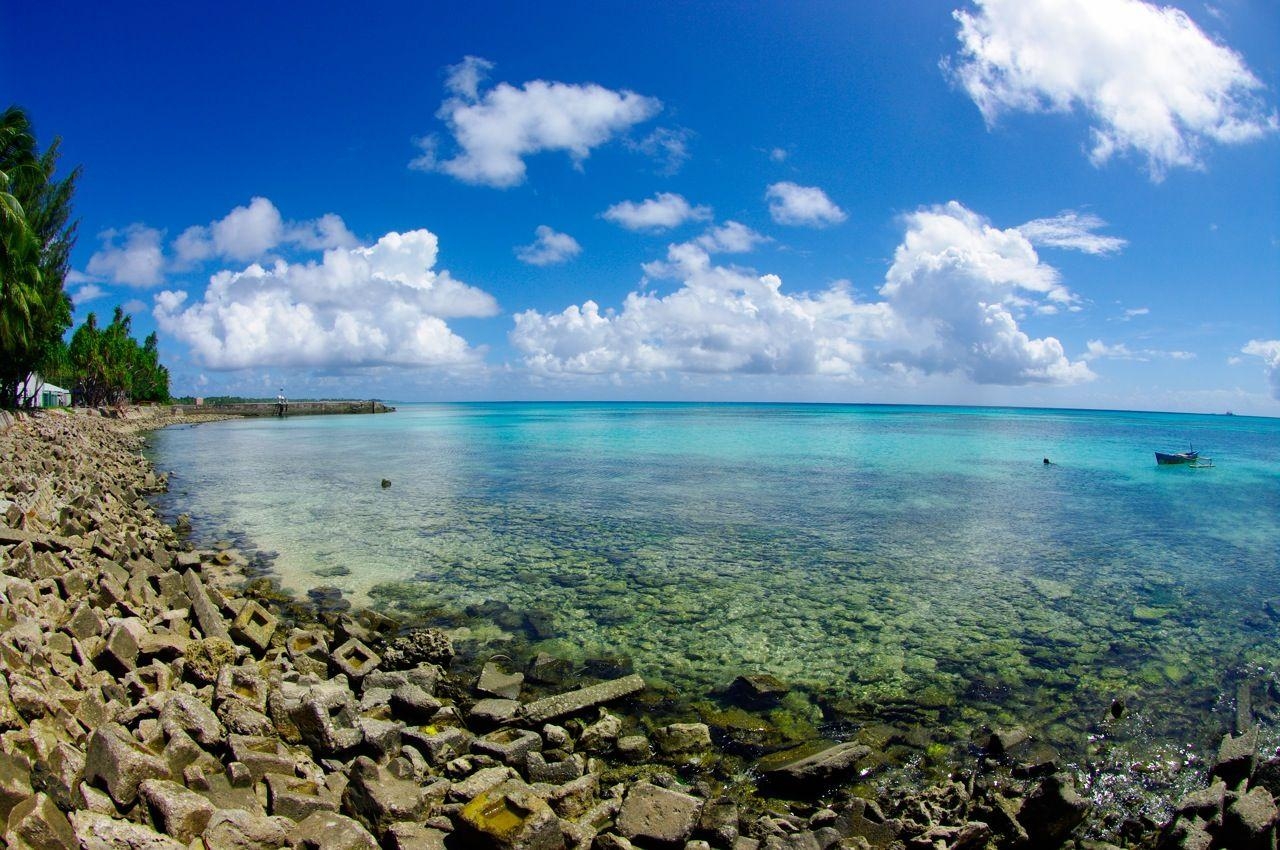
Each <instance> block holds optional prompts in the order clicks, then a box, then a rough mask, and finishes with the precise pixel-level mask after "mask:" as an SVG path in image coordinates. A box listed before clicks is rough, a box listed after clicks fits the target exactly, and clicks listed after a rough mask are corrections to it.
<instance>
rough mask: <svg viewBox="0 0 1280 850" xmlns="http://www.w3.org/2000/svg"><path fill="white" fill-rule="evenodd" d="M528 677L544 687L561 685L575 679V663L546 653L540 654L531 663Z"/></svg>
mask: <svg viewBox="0 0 1280 850" xmlns="http://www.w3.org/2000/svg"><path fill="white" fill-rule="evenodd" d="M527 675H528V677H529V679H530V681H534V682H541V683H542V684H544V685H559V684H561V683H563V682H566V681H568V680H569V679H571V678H572V677H573V663H572V662H571V661H569V660H568V659H565V658H556V657H555V656H554V655H550V654H548V653H546V652H539V653H538V654H537V655H535V656H533V659H532V660H531V661H530V662H529V670H528V674H527Z"/></svg>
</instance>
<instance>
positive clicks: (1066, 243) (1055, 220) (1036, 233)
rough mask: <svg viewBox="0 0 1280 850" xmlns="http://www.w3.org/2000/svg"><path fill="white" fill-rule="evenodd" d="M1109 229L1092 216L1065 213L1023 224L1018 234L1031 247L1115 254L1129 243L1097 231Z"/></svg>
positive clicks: (1100, 220) (1104, 223) (1096, 217)
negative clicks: (1038, 246)
mask: <svg viewBox="0 0 1280 850" xmlns="http://www.w3.org/2000/svg"><path fill="white" fill-rule="evenodd" d="M1106 226H1107V223H1106V222H1105V221H1103V220H1102V219H1101V218H1099V217H1098V216H1096V215H1093V214H1092V213H1078V212H1075V211H1073V210H1066V211H1065V212H1060V213H1058V214H1057V215H1055V216H1052V217H1051V218H1037V219H1034V220H1032V221H1028V222H1027V223H1026V224H1020V225H1018V231H1019V232H1020V233H1021V234H1022V235H1023V236H1025V237H1027V239H1028V241H1030V242H1031V244H1032V245H1043V246H1045V247H1048V248H1072V249H1074V250H1077V251H1084V252H1085V253H1086V254H1114V253H1115V252H1117V251H1119V250H1121V249H1122V248H1124V246H1125V245H1128V244H1129V243H1128V242H1127V241H1126V240H1124V239H1121V238H1120V237H1118V236H1103V235H1101V234H1099V233H1095V232H1094V231H1095V230H1098V229H1099V228H1102V227H1106Z"/></svg>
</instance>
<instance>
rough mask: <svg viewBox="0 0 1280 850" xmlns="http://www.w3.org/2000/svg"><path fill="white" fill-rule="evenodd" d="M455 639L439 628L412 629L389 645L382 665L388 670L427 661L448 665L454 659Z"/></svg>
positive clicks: (383, 656) (442, 665)
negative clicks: (451, 638)
mask: <svg viewBox="0 0 1280 850" xmlns="http://www.w3.org/2000/svg"><path fill="white" fill-rule="evenodd" d="M453 655H454V652H453V641H451V640H449V636H448V635H447V634H445V633H444V632H442V631H440V630H439V629H410V630H409V631H408V632H407V633H405V634H403V635H401V636H400V637H398V638H396V639H395V640H393V641H391V643H390V644H389V645H388V646H387V648H386V650H385V651H384V652H383V653H382V666H383V668H384V669H387V670H407V669H409V668H410V667H416V666H418V665H419V664H421V663H423V662H426V663H429V664H439V665H440V666H441V667H448V666H449V662H450V661H452V660H453Z"/></svg>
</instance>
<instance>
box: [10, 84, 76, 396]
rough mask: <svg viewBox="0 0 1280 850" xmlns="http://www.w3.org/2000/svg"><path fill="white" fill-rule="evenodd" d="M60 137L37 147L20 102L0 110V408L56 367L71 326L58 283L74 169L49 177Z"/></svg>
mask: <svg viewBox="0 0 1280 850" xmlns="http://www.w3.org/2000/svg"><path fill="white" fill-rule="evenodd" d="M59 144H60V140H58V139H55V140H54V141H53V143H52V144H51V145H50V146H49V147H48V149H47V150H45V152H44V153H40V151H39V149H38V147H37V145H36V141H35V136H34V134H33V133H32V131H31V123H30V120H29V119H28V118H27V115H26V113H25V112H24V111H23V110H22V109H19V108H18V107H12V106H11V107H9V108H8V109H6V110H5V111H4V113H2V114H0V406H4V407H13V406H16V405H18V404H21V403H24V402H29V401H30V400H28V399H24V398H22V396H21V391H22V387H23V385H24V384H25V382H26V379H27V376H28V375H30V374H31V373H32V372H36V371H40V370H47V369H50V368H52V369H55V370H56V368H57V364H58V360H59V358H60V356H61V346H62V335H63V333H64V332H65V331H66V330H67V328H69V327H70V326H71V299H70V298H69V297H68V296H67V294H66V292H65V291H64V289H63V284H64V281H65V279H66V275H67V269H68V262H69V259H70V254H71V249H72V247H73V246H74V245H75V238H76V236H75V231H76V225H75V223H73V222H71V198H72V195H73V194H74V193H75V184H76V180H77V179H78V178H79V176H80V169H79V168H76V169H74V170H73V171H72V172H71V173H70V174H69V175H68V176H67V177H65V178H64V179H62V180H54V178H53V175H54V172H55V170H56V168H57V163H58V156H59V151H58V148H59Z"/></svg>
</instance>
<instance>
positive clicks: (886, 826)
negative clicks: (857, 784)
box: [832, 797, 898, 847]
mask: <svg viewBox="0 0 1280 850" xmlns="http://www.w3.org/2000/svg"><path fill="white" fill-rule="evenodd" d="M832 826H833V827H834V828H835V829H836V831H838V832H839V833H840V834H841V835H843V836H846V837H848V838H863V839H865V840H866V841H867V843H869V844H870V845H871V846H872V847H886V846H888V845H889V844H891V843H892V842H893V841H894V840H895V839H896V838H897V837H898V836H897V831H896V830H895V829H894V826H893V825H892V824H890V823H889V822H888V821H887V819H886V818H885V816H884V813H883V812H881V811H880V807H879V806H877V805H876V804H875V803H873V802H871V801H870V800H864V799H862V798H860V797H854V798H853V799H851V800H850V801H849V802H848V803H846V804H845V805H843V806H841V807H840V808H839V809H838V810H837V811H836V819H835V821H834V822H833V823H832ZM854 846H856V845H854Z"/></svg>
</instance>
